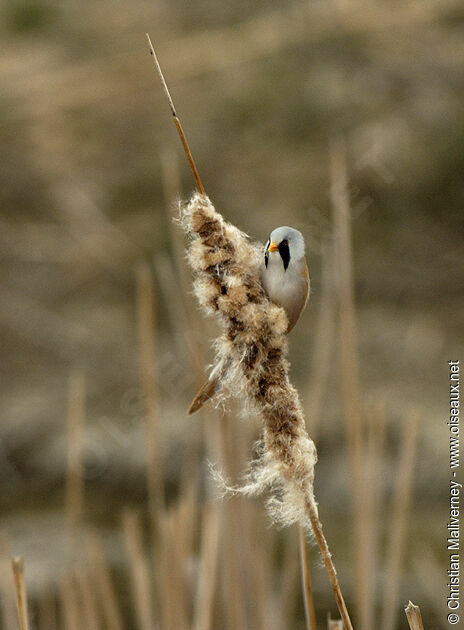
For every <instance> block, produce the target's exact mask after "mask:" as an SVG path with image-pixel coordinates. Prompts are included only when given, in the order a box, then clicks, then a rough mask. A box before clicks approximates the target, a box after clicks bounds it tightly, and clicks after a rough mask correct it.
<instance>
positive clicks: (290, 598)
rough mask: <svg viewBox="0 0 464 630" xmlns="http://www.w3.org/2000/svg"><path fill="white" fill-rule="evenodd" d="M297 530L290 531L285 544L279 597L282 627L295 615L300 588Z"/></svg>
mask: <svg viewBox="0 0 464 630" xmlns="http://www.w3.org/2000/svg"><path fill="white" fill-rule="evenodd" d="M295 532H296V528H291V529H289V530H288V533H287V536H286V537H285V543H284V557H283V562H282V577H281V583H280V589H279V591H280V597H279V612H280V615H279V619H280V627H284V625H285V624H286V623H288V619H292V618H293V616H294V614H295V609H296V605H297V593H298V588H299V577H300V576H299V572H298V569H299V566H298V541H297V536H296V534H295Z"/></svg>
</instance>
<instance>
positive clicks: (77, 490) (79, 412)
mask: <svg viewBox="0 0 464 630" xmlns="http://www.w3.org/2000/svg"><path fill="white" fill-rule="evenodd" d="M84 426H85V381H84V377H83V375H82V374H80V373H78V372H74V373H73V374H71V376H70V378H69V390H68V469H67V480H66V508H65V510H66V529H67V537H68V541H67V542H68V559H69V561H70V562H71V561H72V560H73V559H75V557H76V554H77V547H78V536H79V529H80V523H81V519H82V506H83V499H84V485H83V483H84V482H83V458H82V451H83V448H82V447H83V434H84Z"/></svg>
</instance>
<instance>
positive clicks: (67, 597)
mask: <svg viewBox="0 0 464 630" xmlns="http://www.w3.org/2000/svg"><path fill="white" fill-rule="evenodd" d="M60 591H61V609H62V616H63V625H64V628H65V630H80V629H81V628H82V626H83V624H82V621H83V620H82V617H81V612H82V611H81V608H80V606H79V601H78V598H77V591H76V584H75V582H74V580H73V577H72V576H71V575H70V574H69V575H65V576H64V577H63V578H62V579H61V582H60Z"/></svg>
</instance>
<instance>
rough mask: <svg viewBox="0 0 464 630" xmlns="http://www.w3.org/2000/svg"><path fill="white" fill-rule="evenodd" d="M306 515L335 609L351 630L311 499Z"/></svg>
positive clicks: (349, 620) (307, 503)
mask: <svg viewBox="0 0 464 630" xmlns="http://www.w3.org/2000/svg"><path fill="white" fill-rule="evenodd" d="M306 513H307V515H308V518H309V520H310V521H311V526H312V528H313V533H314V537H315V539H316V542H317V544H318V546H319V550H320V552H321V556H322V560H323V562H324V566H325V569H326V571H327V574H328V576H329V580H330V586H331V587H332V591H333V593H334V595H335V601H336V602H337V607H338V610H339V612H340V616H341V618H342V621H343V624H344V626H345V630H353V626H352V623H351V619H350V616H349V614H348V609H347V607H346V604H345V600H344V599H343V595H342V591H341V588H340V584H339V582H338V578H337V571H336V570H335V565H334V563H333V561H332V555H331V553H330V551H329V546H328V544H327V541H326V539H325V536H324V532H323V531H322V523H321V522H320V520H319V516H318V514H317V508H316V503H315V501H314V499H313V498H312V497H310V498H307V500H306Z"/></svg>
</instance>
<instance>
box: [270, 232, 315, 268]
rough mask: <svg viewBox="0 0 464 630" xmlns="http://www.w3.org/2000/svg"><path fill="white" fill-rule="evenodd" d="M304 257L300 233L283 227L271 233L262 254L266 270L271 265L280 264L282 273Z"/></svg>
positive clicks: (303, 245)
mask: <svg viewBox="0 0 464 630" xmlns="http://www.w3.org/2000/svg"><path fill="white" fill-rule="evenodd" d="M304 255H305V243H304V238H303V235H302V234H301V232H298V230H295V229H294V228H291V227H288V226H287V225H283V226H282V227H278V228H276V229H275V230H273V231H272V232H271V235H270V237H269V240H268V242H267V244H266V250H265V252H264V262H265V265H266V268H267V267H268V266H269V265H270V264H272V265H275V264H282V265H283V268H284V271H286V270H287V269H288V267H289V266H290V265H291V266H293V265H294V264H295V263H297V262H299V261H301V259H302V258H303V257H304Z"/></svg>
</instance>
